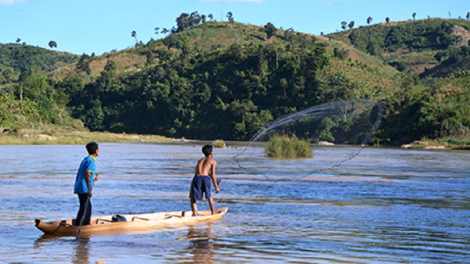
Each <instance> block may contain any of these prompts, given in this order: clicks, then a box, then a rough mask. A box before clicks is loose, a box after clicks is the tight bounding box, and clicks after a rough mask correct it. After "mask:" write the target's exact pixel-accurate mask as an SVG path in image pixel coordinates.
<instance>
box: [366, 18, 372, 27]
mask: <svg viewBox="0 0 470 264" xmlns="http://www.w3.org/2000/svg"><path fill="white" fill-rule="evenodd" d="M371 22H372V17H368V18H367V24H368V25H369V24H370V23H371Z"/></svg>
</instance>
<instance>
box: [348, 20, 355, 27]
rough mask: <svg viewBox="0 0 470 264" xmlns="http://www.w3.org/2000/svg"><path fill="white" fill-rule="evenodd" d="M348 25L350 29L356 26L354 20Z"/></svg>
mask: <svg viewBox="0 0 470 264" xmlns="http://www.w3.org/2000/svg"><path fill="white" fill-rule="evenodd" d="M348 27H349V29H352V28H353V27H354V21H351V22H349V24H348Z"/></svg>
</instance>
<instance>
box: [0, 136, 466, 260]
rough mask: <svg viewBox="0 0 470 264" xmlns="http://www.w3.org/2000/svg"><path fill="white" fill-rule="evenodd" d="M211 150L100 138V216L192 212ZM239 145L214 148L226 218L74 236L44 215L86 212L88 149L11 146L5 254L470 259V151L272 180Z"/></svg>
mask: <svg viewBox="0 0 470 264" xmlns="http://www.w3.org/2000/svg"><path fill="white" fill-rule="evenodd" d="M324 148H328V149H329V151H330V152H333V153H334V152H335V151H340V152H344V151H345V150H348V149H347V148H344V147H341V148H339V147H334V146H332V147H324ZM200 149H201V145H200V144H188V143H185V144H117V143H113V144H111V143H103V144H100V150H101V152H100V156H99V157H98V158H97V171H98V172H99V173H100V177H99V181H97V182H96V186H95V187H94V191H93V198H92V205H93V215H95V216H98V215H113V214H137V213H148V212H163V211H180V210H190V203H189V199H188V190H189V185H190V182H191V178H192V175H193V173H194V165H195V163H196V161H197V160H198V159H199V158H201V157H202V153H201V151H200ZM240 151H241V149H240V148H225V149H215V150H214V154H215V159H216V160H217V161H218V168H217V175H218V177H219V178H220V179H222V182H221V185H220V189H221V191H220V193H219V194H215V193H214V201H215V204H216V206H217V207H221V206H227V207H228V208H229V211H228V213H227V214H226V215H225V216H224V218H223V219H222V220H220V221H217V222H213V223H199V224H195V225H187V226H179V227H165V228H155V229H152V230H145V231H141V232H137V233H125V234H105V235H92V236H90V237H89V238H85V239H81V240H79V241H75V237H51V236H45V235H43V234H42V232H40V231H39V230H38V229H36V228H35V226H34V219H36V218H41V219H43V220H58V219H68V218H74V217H75V215H76V212H77V209H78V199H77V197H76V196H75V195H74V194H73V183H74V180H75V175H76V170H77V168H78V165H79V163H80V161H81V160H82V159H83V158H84V157H85V156H86V150H85V147H84V146H76V145H60V146H0V182H1V187H0V262H1V263H96V262H98V261H100V262H104V263H470V163H469V160H470V153H469V152H464V151H424V150H403V149H387V148H371V147H368V148H365V149H363V150H362V152H361V153H360V154H359V155H358V156H356V157H355V158H354V159H352V160H350V161H348V162H346V163H344V164H342V165H341V166H340V167H337V168H334V169H330V170H325V171H322V172H318V173H313V174H311V175H308V176H307V177H304V176H302V177H299V178H295V177H294V179H291V180H277V179H276V180H273V179H271V178H269V177H266V175H265V174H263V173H262V172H261V173H260V174H256V172H255V173H249V172H248V171H246V170H244V169H242V168H240V167H239V164H237V162H235V161H234V159H233V157H234V156H235V155H237V154H238V153H240ZM316 157H318V155H317V156H316ZM266 162H268V163H272V164H271V165H270V166H269V167H270V168H271V169H272V170H276V168H277V166H278V163H279V161H278V160H268V161H266ZM255 165H256V164H255ZM268 165H269V164H268ZM263 166H264V165H263ZM296 166H297V167H298V169H299V171H301V170H305V171H310V170H311V169H312V168H311V167H310V166H312V165H311V164H309V163H308V162H300V163H298V164H297V165H296ZM301 167H302V168H301ZM254 168H256V167H254ZM263 168H264V167H263ZM263 168H261V167H260V170H263ZM292 168H296V167H295V166H294V167H292ZM291 170H293V169H291ZM285 173H287V174H288V171H287V172H285ZM292 175H294V176H295V173H294V172H293V173H292ZM288 176H289V175H288ZM198 207H199V209H200V210H208V204H207V202H205V201H201V202H198Z"/></svg>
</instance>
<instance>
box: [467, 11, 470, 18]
mask: <svg viewBox="0 0 470 264" xmlns="http://www.w3.org/2000/svg"><path fill="white" fill-rule="evenodd" d="M467 20H470V12H467Z"/></svg>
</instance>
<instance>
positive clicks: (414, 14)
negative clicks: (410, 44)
mask: <svg viewBox="0 0 470 264" xmlns="http://www.w3.org/2000/svg"><path fill="white" fill-rule="evenodd" d="M412 16H413V20H416V12H415V13H413V15H412Z"/></svg>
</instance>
